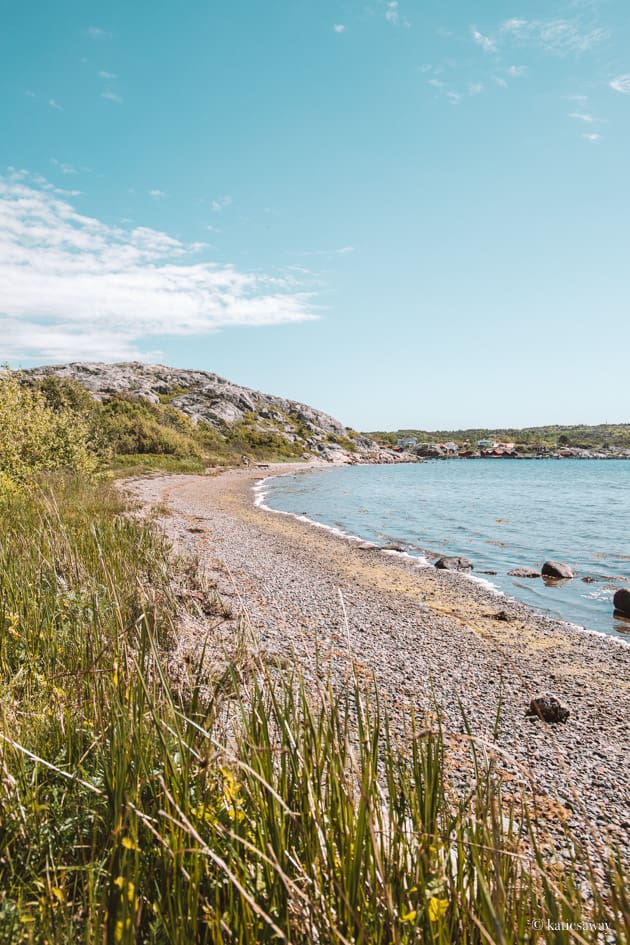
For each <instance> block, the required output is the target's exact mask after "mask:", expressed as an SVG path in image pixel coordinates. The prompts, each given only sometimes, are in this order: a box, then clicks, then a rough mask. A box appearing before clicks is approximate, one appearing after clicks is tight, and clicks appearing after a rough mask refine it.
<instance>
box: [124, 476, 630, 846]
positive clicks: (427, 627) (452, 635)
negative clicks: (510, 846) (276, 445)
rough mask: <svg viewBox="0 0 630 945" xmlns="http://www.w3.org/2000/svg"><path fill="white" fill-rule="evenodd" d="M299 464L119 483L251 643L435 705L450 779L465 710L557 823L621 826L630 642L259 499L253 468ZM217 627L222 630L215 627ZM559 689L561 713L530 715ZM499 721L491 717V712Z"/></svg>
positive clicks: (335, 678) (398, 727) (627, 789)
mask: <svg viewBox="0 0 630 945" xmlns="http://www.w3.org/2000/svg"><path fill="white" fill-rule="evenodd" d="M296 468H298V469H300V470H302V469H304V468H305V467H304V466H303V465H301V466H299V467H296V466H291V465H288V464H282V465H281V466H278V467H276V466H271V467H269V468H268V469H264V470H263V469H256V468H251V467H250V468H243V469H230V470H226V471H224V472H221V473H220V474H217V475H206V476H177V475H175V476H158V477H155V478H147V479H136V480H129V481H127V483H126V485H125V488H126V490H127V491H128V492H129V493H130V494H131V495H132V497H133V498H134V499H135V500H137V501H138V502H139V503H140V505H141V506H142V507H143V508H144V509H145V510H146V511H151V510H154V513H155V514H157V517H158V520H159V522H160V524H161V526H162V527H163V528H164V529H165V530H166V532H167V534H168V536H169V538H170V539H171V540H172V542H173V544H174V547H175V548H176V550H178V551H180V552H184V553H187V554H192V555H193V556H195V557H196V558H197V560H198V561H199V564H200V566H201V569H202V571H203V573H204V574H205V576H206V577H207V578H208V580H209V581H210V582H212V584H213V586H215V587H216V590H217V591H218V593H219V594H220V596H221V598H222V599H224V600H225V601H227V602H229V605H230V612H231V614H232V616H231V618H230V619H231V620H232V621H233V622H235V623H236V622H237V621H239V620H240V621H246V624H247V627H248V632H249V634H250V637H251V638H252V639H253V640H254V642H255V646H256V647H257V649H258V651H259V653H261V654H263V655H264V656H265V657H268V658H269V659H270V660H276V661H277V660H279V659H282V660H283V661H285V662H286V661H289V662H291V663H294V664H296V665H298V666H299V667H300V669H301V670H302V672H303V673H304V675H305V677H306V678H307V679H312V680H313V682H314V683H315V682H316V681H317V680H319V679H321V678H322V676H323V675H326V676H327V677H328V676H329V677H330V679H331V681H332V683H333V685H335V686H336V687H339V688H343V687H344V686H347V685H349V681H350V680H351V678H356V677H357V676H358V677H359V678H361V677H363V678H365V680H366V684H368V682H370V681H371V680H372V679H373V680H375V682H376V685H377V687H378V691H379V694H380V697H381V700H382V702H383V704H384V705H385V706H386V707H387V710H388V713H389V715H390V718H391V721H392V728H393V730H394V732H395V734H397V735H398V736H399V737H400V738H404V737H405V732H406V731H407V729H406V725H407V723H408V721H409V718H410V715H411V713H412V712H413V713H414V714H416V715H419V716H422V715H423V714H424V713H430V714H433V715H434V714H436V713H439V715H440V716H441V718H442V719H443V723H444V727H445V731H446V734H447V740H448V744H449V745H450V746H451V748H452V752H451V758H450V762H449V763H450V766H451V774H452V778H453V782H454V784H455V785H456V786H457V782H458V778H459V779H460V780H461V781H463V780H464V779H465V777H467V776H468V774H467V772H466V771H465V762H464V761H462V767H461V770H458V762H457V759H458V757H461V758H462V759H463V757H464V755H465V754H467V750H466V740H467V738H468V736H467V735H466V726H465V724H464V721H463V715H465V717H466V719H467V720H468V724H469V726H470V729H471V730H472V732H473V733H474V736H475V739H476V741H477V743H478V746H480V747H481V748H482V749H483V751H484V752H485V753H486V754H487V755H489V756H491V757H492V758H494V759H496V763H497V768H498V770H500V771H501V773H502V777H503V778H504V781H505V784H506V790H507V791H510V790H520V789H524V790H525V791H526V792H527V794H528V796H529V797H530V799H531V800H532V803H533V804H534V805H535V808H536V810H538V811H539V812H540V813H541V815H542V816H543V817H544V819H545V821H546V822H547V823H548V824H549V825H550V826H551V828H552V831H553V830H554V829H555V828H557V830H558V831H559V832H561V831H562V828H563V824H565V823H568V824H569V825H570V827H571V830H572V831H573V833H574V835H575V836H577V837H578V838H579V839H581V840H583V841H584V842H585V843H586V845H587V846H589V847H590V848H592V849H593V851H595V852H596V851H597V850H601V849H603V845H608V843H609V842H610V841H612V842H613V843H615V844H619V845H620V846H621V847H622V848H623V847H624V846H626V847H627V844H628V838H629V836H630V777H629V774H630V752H629V751H628V743H629V737H628V736H629V734H630V711H629V710H630V646H628V645H627V644H625V643H623V642H621V641H619V640H616V639H613V638H611V637H608V636H605V635H603V634H597V633H589V632H585V631H583V630H580V629H578V628H575V627H573V626H572V625H569V624H565V623H562V622H560V621H557V620H554V619H551V618H550V617H546V616H544V615H540V614H538V613H535V612H534V611H532V610H530V609H529V608H527V607H526V606H525V605H523V604H520V603H518V602H516V601H513V600H511V599H509V598H506V597H503V596H499V595H497V594H496V592H494V591H493V590H492V589H490V588H489V587H487V586H485V585H484V584H483V582H475V581H473V580H471V579H470V578H468V577H466V576H465V575H462V574H459V573H456V572H446V571H438V570H436V569H435V568H432V567H419V566H418V565H417V564H416V563H414V561H413V560H412V559H410V558H408V557H406V556H403V555H400V554H396V553H395V552H394V553H392V552H388V551H382V550H379V549H377V548H375V547H371V546H369V545H366V544H365V543H361V542H358V541H355V540H350V539H347V538H344V537H342V536H340V535H336V534H334V533H332V532H330V531H328V530H325V529H322V528H318V527H315V526H313V525H312V524H309V523H308V522H304V521H300V520H298V519H296V518H294V517H292V516H289V515H285V514H278V513H274V512H271V511H269V510H267V509H265V508H262V507H260V506H259V505H257V504H256V492H255V487H256V485H257V483H259V482H260V480H261V479H262V478H264V477H265V476H268V475H278V474H281V473H286V472H293V471H295V470H296ZM224 632H225V628H224ZM541 693H553V694H554V695H555V696H557V698H558V699H559V700H560V701H561V702H562V704H563V705H564V706H566V707H567V708H568V709H569V712H570V715H569V718H568V720H567V721H566V722H565V723H564V724H556V725H551V724H547V723H545V722H543V721H542V720H540V719H538V718H532V717H529V716H528V715H527V710H528V708H529V705H530V702H531V700H532V699H533V698H535V697H536V696H537V695H539V694H541ZM497 719H498V722H497Z"/></svg>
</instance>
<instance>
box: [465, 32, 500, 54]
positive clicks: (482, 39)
mask: <svg viewBox="0 0 630 945" xmlns="http://www.w3.org/2000/svg"><path fill="white" fill-rule="evenodd" d="M470 32H471V34H472V38H473V40H474V42H475V43H477V45H478V46H481V48H482V49H483V51H484V52H487V53H492V52H496V51H497V46H496V43H495V41H494V40H493V39H490V37H489V36H484V35H483V33H480V32H479V30H478V29H475V27H474V26H471V28H470Z"/></svg>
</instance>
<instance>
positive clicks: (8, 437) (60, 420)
mask: <svg viewBox="0 0 630 945" xmlns="http://www.w3.org/2000/svg"><path fill="white" fill-rule="evenodd" d="M89 439H90V427H89V423H88V421H87V420H86V419H85V417H84V416H83V414H82V413H81V412H80V411H77V410H75V409H74V408H73V407H70V406H68V405H63V404H59V405H58V407H57V408H55V407H53V406H51V404H50V403H49V402H48V401H47V399H46V397H45V396H44V394H43V393H42V392H41V391H39V390H36V389H33V388H31V387H27V386H26V385H24V384H22V383H21V381H20V377H19V375H18V374H15V373H14V372H11V371H9V370H3V371H0V475H2V476H3V478H4V479H5V480H8V481H12V482H25V481H27V480H30V479H32V478H33V477H34V476H35V475H37V474H38V473H41V472H44V471H52V470H61V469H64V470H69V471H73V472H80V473H83V474H86V473H90V472H92V471H93V470H94V468H95V467H96V457H95V454H94V452H93V450H91V448H90V446H89Z"/></svg>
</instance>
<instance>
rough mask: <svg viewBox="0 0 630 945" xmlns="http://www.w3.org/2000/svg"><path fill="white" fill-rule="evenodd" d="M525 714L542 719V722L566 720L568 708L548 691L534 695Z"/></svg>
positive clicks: (568, 713)
mask: <svg viewBox="0 0 630 945" xmlns="http://www.w3.org/2000/svg"><path fill="white" fill-rule="evenodd" d="M527 715H528V716H530V717H531V718H537V719H542V720H543V721H544V722H551V723H553V724H555V723H557V722H566V720H567V719H568V718H569V715H570V712H569V710H568V709H567V708H566V707H565V706H563V705H562V703H561V702H560V700H559V699H558V698H557V697H556V696H554V695H552V694H551V693H550V692H546V693H544V695H541V696H536V698H535V699H532V701H531V702H530V704H529V709H528V711H527Z"/></svg>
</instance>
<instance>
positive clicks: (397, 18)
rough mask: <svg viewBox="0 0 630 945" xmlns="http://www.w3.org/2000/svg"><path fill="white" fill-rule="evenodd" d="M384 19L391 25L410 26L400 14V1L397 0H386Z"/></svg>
mask: <svg viewBox="0 0 630 945" xmlns="http://www.w3.org/2000/svg"><path fill="white" fill-rule="evenodd" d="M385 19H386V20H387V22H388V23H391V24H392V26H411V24H410V22H409V20H408V19H407V18H406V17H404V16H402V15H401V12H400V3H399V2H398V0H386V3H385Z"/></svg>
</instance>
